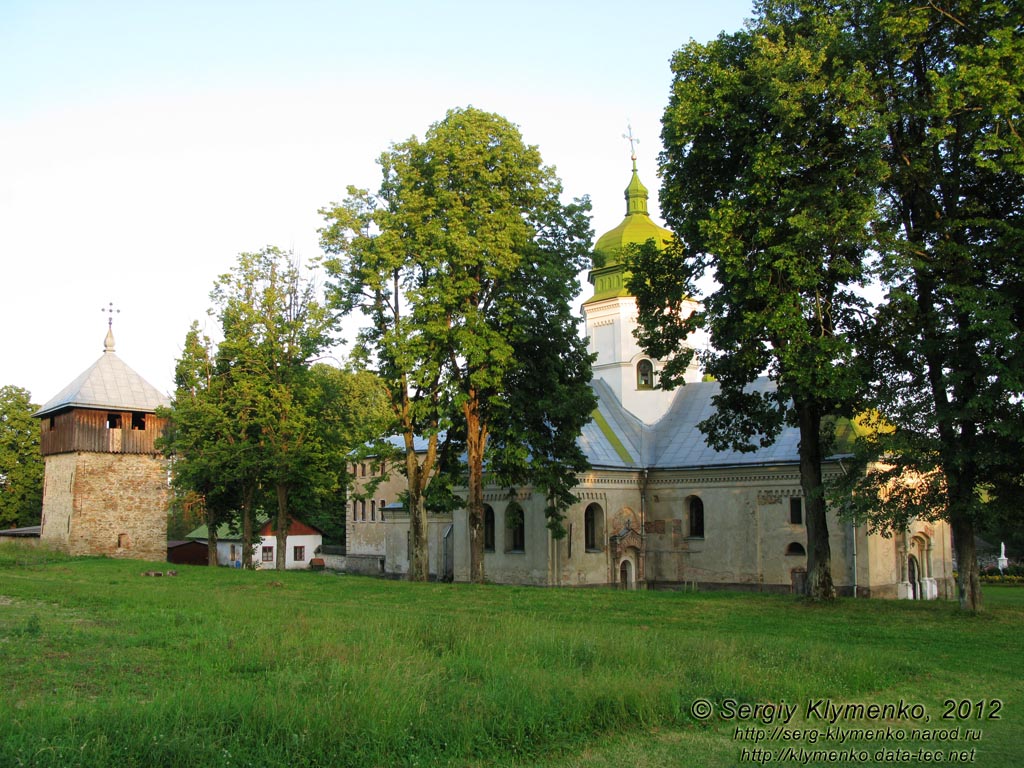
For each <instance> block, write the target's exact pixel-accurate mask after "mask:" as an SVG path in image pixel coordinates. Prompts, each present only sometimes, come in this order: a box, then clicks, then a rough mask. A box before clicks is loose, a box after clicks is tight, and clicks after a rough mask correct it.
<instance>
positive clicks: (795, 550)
mask: <svg viewBox="0 0 1024 768" xmlns="http://www.w3.org/2000/svg"><path fill="white" fill-rule="evenodd" d="M786 554H787V555H800V556H801V557H803V556H805V555H806V554H807V550H806V549H804V545H803V544H800V543H799V542H796V541H794V542H792V543H791V544H790V545H789V546H788V547H786Z"/></svg>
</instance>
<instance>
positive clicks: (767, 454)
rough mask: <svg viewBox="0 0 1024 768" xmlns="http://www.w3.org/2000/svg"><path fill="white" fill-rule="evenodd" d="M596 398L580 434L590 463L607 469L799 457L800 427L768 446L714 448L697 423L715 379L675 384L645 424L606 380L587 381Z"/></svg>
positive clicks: (761, 387)
mask: <svg viewBox="0 0 1024 768" xmlns="http://www.w3.org/2000/svg"><path fill="white" fill-rule="evenodd" d="M591 386H592V387H593V388H594V392H595V394H597V397H598V407H597V409H596V410H595V411H594V418H593V420H592V421H591V422H590V423H589V424H588V425H587V426H586V427H584V429H583V432H582V434H581V435H580V437H579V444H580V447H581V448H583V451H584V453H586V455H587V459H588V460H589V461H590V464H591V466H593V467H596V468H606V469H698V468H707V467H734V466H753V465H762V464H788V463H795V462H797V461H799V454H798V451H797V449H798V446H799V442H800V433H799V430H797V429H795V428H793V427H783V429H782V432H781V433H780V434H779V436H778V438H776V440H775V441H774V442H773V443H772V444H771V445H769V446H766V447H760V446H759V447H757V449H756V450H753V451H750V452H749V453H742V452H740V451H732V450H726V451H717V450H715V449H714V448H712V447H711V446H709V445H708V444H707V442H706V440H705V438H704V434H703V433H702V432H701V431H700V429H699V428H698V427H697V425H698V424H699V423H700V422H701V421H704V420H705V419H707V418H708V417H710V416H711V415H712V414H713V413H714V412H715V407H714V404H713V403H712V398H713V397H714V396H715V395H716V394H718V391H719V385H718V383H717V382H699V383H692V384H686V385H685V386H682V387H680V388H679V389H678V390H677V392H676V396H675V399H674V400H673V401H672V405H671V407H670V408H669V410H668V412H667V413H666V414H665V416H663V417H662V418H661V419H660V420H659V421H657V422H656V423H654V424H644V423H643V422H641V421H640V420H639V419H637V418H636V417H635V416H633V415H632V414H631V413H629V411H627V410H626V409H625V408H623V407H622V404H621V403H620V402H619V400H618V398H617V397H616V396H615V394H614V393H613V392H612V389H611V387H609V386H608V385H607V384H606V383H605V382H603V381H601V380H599V379H596V380H594V381H593V382H592V383H591ZM774 387H775V385H774V383H773V382H771V381H770V380H769V379H768V378H767V377H762V378H759V379H757V380H756V381H755V382H754V383H753V384H751V389H753V390H756V391H760V392H768V391H771V390H772V389H774Z"/></svg>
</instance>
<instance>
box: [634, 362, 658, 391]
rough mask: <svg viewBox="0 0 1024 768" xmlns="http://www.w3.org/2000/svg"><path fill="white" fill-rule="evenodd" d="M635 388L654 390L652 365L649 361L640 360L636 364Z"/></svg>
mask: <svg viewBox="0 0 1024 768" xmlns="http://www.w3.org/2000/svg"><path fill="white" fill-rule="evenodd" d="M636 388H637V389H654V364H653V363H652V362H651V361H650V360H641V361H640V362H639V363H637V365H636Z"/></svg>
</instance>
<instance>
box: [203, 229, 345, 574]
mask: <svg viewBox="0 0 1024 768" xmlns="http://www.w3.org/2000/svg"><path fill="white" fill-rule="evenodd" d="M210 298H211V299H212V301H213V303H214V306H215V311H216V314H217V317H218V319H219V320H220V323H221V331H222V333H223V335H224V338H223V340H222V341H221V342H220V344H219V346H218V349H217V375H218V376H219V377H223V379H224V380H225V382H226V387H227V390H228V391H227V396H228V398H230V400H231V404H230V406H229V409H230V412H231V413H232V416H233V417H234V418H236V419H237V420H238V423H239V424H240V425H242V426H244V428H245V435H246V441H245V442H246V443H247V444H249V445H254V446H255V447H256V451H255V453H256V455H257V458H256V460H255V461H256V466H258V473H259V477H260V478H261V480H262V481H263V483H264V485H265V487H267V488H272V489H273V491H274V498H275V500H276V507H277V515H276V520H275V525H274V527H275V529H276V535H277V546H276V550H277V551H276V561H277V563H276V565H277V568H278V569H279V570H284V567H285V560H286V556H287V551H286V541H287V536H288V527H289V524H290V521H291V510H290V506H289V493H290V492H292V491H293V490H294V489H296V488H299V487H303V486H307V485H310V484H315V482H316V479H317V477H318V470H319V468H320V466H321V462H320V459H321V458H322V457H323V456H324V455H325V452H326V451H327V450H328V448H327V446H326V445H325V443H324V435H325V433H324V432H323V431H322V430H320V429H319V428H318V425H319V421H318V414H317V413H315V412H314V411H313V409H312V406H313V404H314V403H315V402H316V401H317V397H318V395H319V393H318V392H317V388H316V387H315V385H314V383H313V381H311V375H310V370H309V367H310V365H311V363H312V362H313V361H314V360H315V359H316V358H318V357H319V356H320V354H321V353H322V352H323V351H324V350H325V349H326V348H327V346H328V345H329V344H330V342H331V339H332V332H333V330H334V318H333V316H332V314H331V313H330V312H329V311H328V310H327V309H326V307H325V306H324V305H323V302H321V301H320V300H319V298H318V295H317V289H316V286H315V284H314V283H313V282H312V281H311V280H309V279H307V278H305V277H304V276H303V273H302V270H301V268H300V267H299V265H298V264H297V263H296V262H295V260H294V258H293V257H292V255H291V254H290V253H286V252H284V251H281V250H280V249H278V248H275V247H267V248H264V249H262V250H260V251H257V252H254V253H242V254H240V255H239V257H238V261H237V263H236V265H235V267H234V268H233V269H232V270H231V272H229V273H226V274H224V275H221V277H220V278H218V280H217V281H216V283H215V285H214V289H213V291H212V292H211V294H210Z"/></svg>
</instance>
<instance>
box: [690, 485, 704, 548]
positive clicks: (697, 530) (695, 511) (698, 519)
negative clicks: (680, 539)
mask: <svg viewBox="0 0 1024 768" xmlns="http://www.w3.org/2000/svg"><path fill="white" fill-rule="evenodd" d="M689 511H690V536H692V537H694V538H697V539H703V538H704V502H703V501H701V500H700V497H699V496H692V497H691V498H690V510H689Z"/></svg>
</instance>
